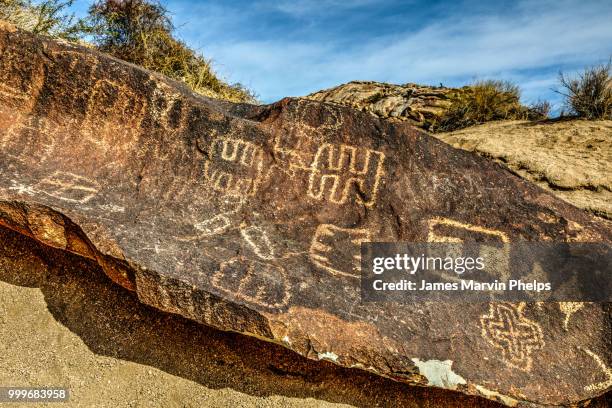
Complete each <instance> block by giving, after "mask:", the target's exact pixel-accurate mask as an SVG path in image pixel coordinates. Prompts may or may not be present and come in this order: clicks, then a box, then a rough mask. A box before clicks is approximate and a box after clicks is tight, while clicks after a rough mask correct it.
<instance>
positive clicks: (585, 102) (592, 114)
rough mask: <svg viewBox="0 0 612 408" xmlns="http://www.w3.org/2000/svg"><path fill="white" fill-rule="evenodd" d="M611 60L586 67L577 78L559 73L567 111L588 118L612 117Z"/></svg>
mask: <svg viewBox="0 0 612 408" xmlns="http://www.w3.org/2000/svg"><path fill="white" fill-rule="evenodd" d="M611 68H612V61H608V63H607V64H600V65H594V66H591V67H587V68H585V69H584V71H583V72H582V73H581V74H579V75H578V77H577V78H569V77H566V76H565V75H564V74H563V73H562V72H561V73H559V82H560V83H561V86H562V87H563V88H564V89H565V91H560V92H559V93H561V94H562V95H563V96H564V97H565V105H566V107H567V109H568V110H569V112H570V113H571V114H573V115H575V116H578V117H580V118H585V119H589V120H596V119H612V75H611V72H610V70H611Z"/></svg>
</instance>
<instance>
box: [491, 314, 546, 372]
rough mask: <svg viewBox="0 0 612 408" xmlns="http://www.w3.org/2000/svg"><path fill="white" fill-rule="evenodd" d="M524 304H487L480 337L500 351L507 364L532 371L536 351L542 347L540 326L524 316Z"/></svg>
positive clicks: (542, 337) (542, 339)
mask: <svg viewBox="0 0 612 408" xmlns="http://www.w3.org/2000/svg"><path fill="white" fill-rule="evenodd" d="M525 305H526V304H525V303H519V304H512V303H489V313H488V314H485V315H482V316H481V317H480V325H481V329H482V332H481V334H482V337H483V338H484V339H485V340H486V341H487V342H489V343H490V344H491V345H492V346H493V347H495V348H497V349H499V350H501V353H502V354H501V359H502V361H504V362H505V363H506V364H507V365H509V366H512V367H516V368H518V369H521V370H524V371H527V372H529V371H531V365H532V357H531V354H532V353H533V352H534V351H535V350H539V349H541V348H543V347H544V336H543V334H542V329H541V327H540V325H539V324H538V323H536V322H534V321H532V320H529V319H527V318H526V317H525V315H524V313H523V312H524V309H525Z"/></svg>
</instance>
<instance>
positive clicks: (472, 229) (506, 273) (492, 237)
mask: <svg viewBox="0 0 612 408" xmlns="http://www.w3.org/2000/svg"><path fill="white" fill-rule="evenodd" d="M467 240H477V241H481V242H486V243H487V245H482V246H481V248H480V256H482V257H483V258H484V259H487V260H488V262H489V264H490V265H493V264H495V265H496V267H497V268H496V270H497V272H499V276H493V277H494V278H496V279H501V280H502V281H506V280H508V279H509V278H510V270H509V262H510V254H509V253H508V252H507V251H500V248H495V247H491V246H489V245H490V243H491V242H492V241H493V242H497V243H500V244H505V243H508V242H510V239H509V238H508V236H507V235H506V234H505V233H504V232H501V231H497V230H493V229H489V228H484V227H480V226H478V225H472V224H468V223H464V222H459V221H455V220H452V219H449V218H443V217H435V218H432V219H430V220H429V221H428V233H427V241H428V242H448V243H462V242H465V241H467ZM457 249H459V248H457ZM447 255H456V256H460V255H461V254H460V253H457V254H451V253H448V254H447ZM434 273H436V274H437V273H439V272H438V271H436V272H434ZM440 276H441V277H443V278H444V279H447V280H452V281H455V282H460V280H461V279H460V278H459V277H458V276H452V275H448V274H441V273H440Z"/></svg>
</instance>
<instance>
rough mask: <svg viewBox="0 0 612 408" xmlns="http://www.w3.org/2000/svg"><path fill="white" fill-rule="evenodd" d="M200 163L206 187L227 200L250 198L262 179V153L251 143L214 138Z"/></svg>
mask: <svg viewBox="0 0 612 408" xmlns="http://www.w3.org/2000/svg"><path fill="white" fill-rule="evenodd" d="M209 155H210V156H209V157H210V158H209V160H206V162H205V163H204V177H205V179H206V182H207V184H208V186H210V187H211V188H213V189H214V190H216V191H219V192H222V193H223V194H227V195H230V196H237V197H248V196H254V195H255V194H256V193H257V190H258V188H259V186H260V184H261V183H262V181H263V178H264V160H263V149H262V148H261V147H260V146H258V145H256V144H255V143H253V142H250V141H247V140H242V139H236V138H230V137H224V136H217V137H215V138H213V140H212V142H211V145H210V148H209Z"/></svg>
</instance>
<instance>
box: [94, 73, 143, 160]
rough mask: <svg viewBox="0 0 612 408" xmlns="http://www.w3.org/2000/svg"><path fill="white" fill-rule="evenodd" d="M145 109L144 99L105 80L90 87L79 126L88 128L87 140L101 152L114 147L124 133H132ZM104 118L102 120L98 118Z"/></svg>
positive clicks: (117, 144)
mask: <svg viewBox="0 0 612 408" xmlns="http://www.w3.org/2000/svg"><path fill="white" fill-rule="evenodd" d="M145 112H146V102H145V101H144V99H143V98H142V97H140V96H139V95H137V94H136V93H134V92H133V91H131V90H129V89H128V88H126V87H124V86H122V85H120V84H118V83H115V82H112V81H108V80H105V79H102V80H99V81H97V82H96V83H95V85H94V86H93V89H92V91H91V94H90V96H89V99H88V102H87V110H86V113H85V120H84V123H83V126H84V127H85V128H86V129H87V130H88V131H89V132H86V133H88V134H90V137H88V140H90V141H91V142H93V143H94V144H96V145H97V146H98V147H101V148H102V149H104V150H105V151H106V150H108V149H109V148H110V147H111V146H113V147H114V148H115V149H116V148H117V147H118V146H119V143H120V142H121V141H122V140H132V139H133V138H127V139H126V138H125V136H123V135H125V133H126V132H130V133H132V134H135V132H137V131H138V128H139V127H140V123H141V121H142V118H143V117H144V115H145ZM100 118H105V120H100Z"/></svg>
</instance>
